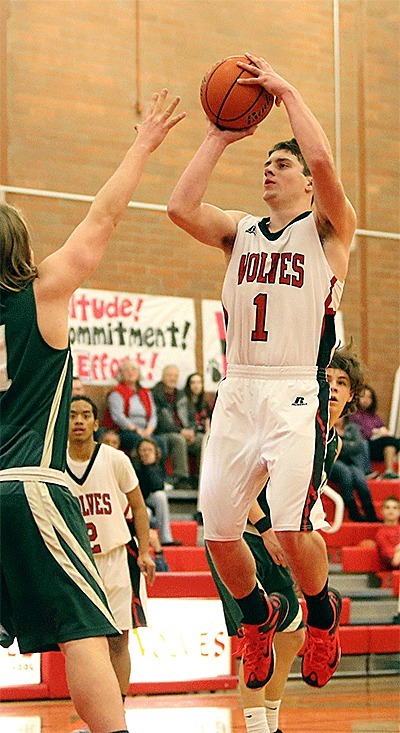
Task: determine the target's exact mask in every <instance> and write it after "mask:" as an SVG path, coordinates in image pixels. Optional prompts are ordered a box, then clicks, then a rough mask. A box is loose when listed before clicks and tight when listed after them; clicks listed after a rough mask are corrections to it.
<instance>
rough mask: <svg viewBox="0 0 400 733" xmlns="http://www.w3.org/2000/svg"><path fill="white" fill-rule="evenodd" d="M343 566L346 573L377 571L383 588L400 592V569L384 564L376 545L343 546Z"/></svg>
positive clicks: (395, 593) (395, 594) (396, 593)
mask: <svg viewBox="0 0 400 733" xmlns="http://www.w3.org/2000/svg"><path fill="white" fill-rule="evenodd" d="M342 568H343V572H345V573H375V574H376V575H377V576H378V577H379V578H380V579H381V583H382V587H383V588H392V591H393V595H394V596H397V595H398V594H399V585H400V570H388V569H387V568H386V567H385V566H383V565H382V562H381V558H380V557H379V552H378V550H377V548H376V547H343V549H342Z"/></svg>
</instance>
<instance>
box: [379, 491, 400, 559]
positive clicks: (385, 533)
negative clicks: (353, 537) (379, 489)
mask: <svg viewBox="0 0 400 733" xmlns="http://www.w3.org/2000/svg"><path fill="white" fill-rule="evenodd" d="M382 514H383V525H382V527H380V528H379V529H378V531H377V533H376V535H375V543H376V546H377V548H378V552H379V555H380V557H381V560H382V563H383V565H384V566H385V568H387V569H388V570H395V569H397V568H400V525H399V517H400V502H399V500H398V499H396V497H395V496H388V497H387V498H386V499H385V501H384V502H383V505H382Z"/></svg>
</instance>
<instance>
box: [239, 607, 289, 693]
mask: <svg viewBox="0 0 400 733" xmlns="http://www.w3.org/2000/svg"><path fill="white" fill-rule="evenodd" d="M265 600H266V603H267V606H268V609H269V616H268V618H267V620H266V621H265V622H264V623H263V624H260V625H258V624H243V626H242V629H243V636H242V639H241V645H240V651H241V653H242V661H243V676H244V681H245V684H246V687H249V688H250V689H255V690H256V689H259V688H260V687H264V685H266V684H267V682H268V680H270V679H271V677H272V675H273V672H274V664H275V651H274V648H273V639H274V636H275V632H276V631H277V630H278V628H279V627H280V626H281V625H282V623H283V622H284V620H285V619H286V616H287V614H288V610H289V603H288V601H287V599H286V598H285V597H284V596H282V595H281V594H280V593H271V595H270V596H267V595H266V596H265Z"/></svg>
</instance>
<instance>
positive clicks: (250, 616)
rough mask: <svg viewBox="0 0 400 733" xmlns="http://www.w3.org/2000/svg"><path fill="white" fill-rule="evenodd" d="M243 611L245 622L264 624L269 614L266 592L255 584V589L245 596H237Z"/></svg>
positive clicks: (237, 601) (236, 599)
mask: <svg viewBox="0 0 400 733" xmlns="http://www.w3.org/2000/svg"><path fill="white" fill-rule="evenodd" d="M235 601H236V603H237V604H238V605H239V606H240V608H241V611H242V613H243V623H244V624H263V623H264V621H266V620H267V618H268V616H269V608H268V606H267V604H266V602H265V596H264V593H262V592H261V591H260V589H259V587H258V585H255V587H254V589H253V590H252V591H251V593H249V595H248V596H245V597H244V598H235Z"/></svg>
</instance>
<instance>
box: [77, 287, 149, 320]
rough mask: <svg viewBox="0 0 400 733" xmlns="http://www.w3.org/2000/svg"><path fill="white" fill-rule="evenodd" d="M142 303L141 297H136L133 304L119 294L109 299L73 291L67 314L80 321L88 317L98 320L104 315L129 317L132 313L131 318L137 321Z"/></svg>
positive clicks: (88, 318)
mask: <svg viewBox="0 0 400 733" xmlns="http://www.w3.org/2000/svg"><path fill="white" fill-rule="evenodd" d="M143 303H144V300H143V298H138V299H137V303H136V305H135V306H134V305H133V302H132V301H131V300H130V299H129V298H120V296H119V295H114V296H113V297H112V298H111V299H110V300H106V299H104V298H88V297H87V296H86V295H85V293H79V294H77V293H75V294H74V295H73V296H72V298H71V301H70V311H69V315H70V317H71V318H76V319H77V320H79V321H82V322H84V321H88V320H90V318H93V319H95V320H96V321H99V320H101V319H102V318H104V317H105V316H107V317H108V318H112V319H114V318H117V317H120V318H121V317H122V318H129V316H132V315H133V320H134V321H137V320H138V316H139V312H140V310H141V307H142V305H143Z"/></svg>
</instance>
